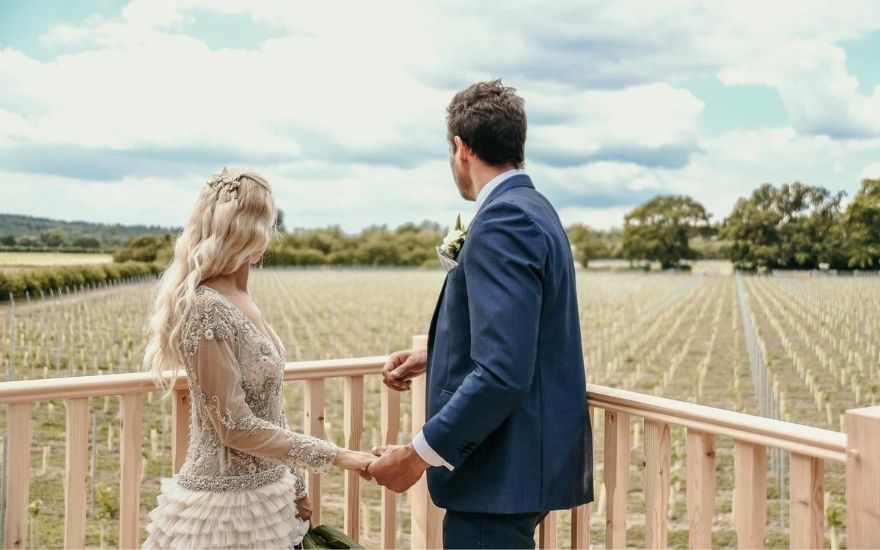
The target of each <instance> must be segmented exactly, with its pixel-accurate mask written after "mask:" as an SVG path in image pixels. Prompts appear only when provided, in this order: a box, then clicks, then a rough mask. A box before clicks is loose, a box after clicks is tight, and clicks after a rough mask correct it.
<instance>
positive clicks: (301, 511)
mask: <svg viewBox="0 0 880 550" xmlns="http://www.w3.org/2000/svg"><path fill="white" fill-rule="evenodd" d="M296 517H298V518H299V519H301V520H303V521H309V520H310V519H312V501H310V500H309V497H308V496H304V497H302V498H301V499H299V500H297V501H296Z"/></svg>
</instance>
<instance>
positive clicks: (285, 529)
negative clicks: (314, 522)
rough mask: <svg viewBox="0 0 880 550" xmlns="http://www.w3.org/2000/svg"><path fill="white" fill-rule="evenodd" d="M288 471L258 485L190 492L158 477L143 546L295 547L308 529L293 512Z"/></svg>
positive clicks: (172, 481)
mask: <svg viewBox="0 0 880 550" xmlns="http://www.w3.org/2000/svg"><path fill="white" fill-rule="evenodd" d="M295 481H296V478H295V477H294V475H293V474H292V473H291V472H290V471H286V472H285V473H284V476H283V477H281V478H280V479H278V480H277V481H273V482H271V483H268V484H266V485H263V486H262V487H257V488H256V489H248V490H240V491H194V490H191V489H187V488H185V487H181V486H180V485H179V484H178V483H177V479H176V477H172V478H162V480H161V484H162V492H161V493H160V494H159V497H158V499H157V506H156V508H154V509H153V511H152V512H150V514H149V517H150V523H149V524H148V525H147V527H146V530H147V534H148V536H147V540H146V541H145V542H144V544H143V548H174V549H193V550H194V549H202V548H294V547H295V546H296V545H298V544H299V543H300V542H302V539H303V537H304V536H305V534H306V532H307V531H308V530H309V523H308V522H307V521H303V520H301V519H300V518H298V517H296V514H297V508H296V500H295V494H296V489H295V487H294V483H295Z"/></svg>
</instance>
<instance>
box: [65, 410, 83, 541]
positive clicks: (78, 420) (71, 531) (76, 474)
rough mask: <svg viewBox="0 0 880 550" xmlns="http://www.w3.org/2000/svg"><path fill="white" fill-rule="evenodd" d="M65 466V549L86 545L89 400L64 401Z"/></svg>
mask: <svg viewBox="0 0 880 550" xmlns="http://www.w3.org/2000/svg"><path fill="white" fill-rule="evenodd" d="M66 440H67V441H66V443H65V450H66V452H65V455H64V461H65V467H64V493H65V494H64V547H65V548H85V547H86V546H85V545H86V482H87V478H88V463H89V399H88V398H87V397H77V398H76V399H68V400H67V437H66Z"/></svg>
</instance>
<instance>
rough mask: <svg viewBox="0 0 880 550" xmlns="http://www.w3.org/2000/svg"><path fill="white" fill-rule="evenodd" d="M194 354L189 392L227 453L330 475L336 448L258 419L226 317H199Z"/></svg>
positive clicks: (191, 360) (192, 352) (208, 315)
mask: <svg viewBox="0 0 880 550" xmlns="http://www.w3.org/2000/svg"><path fill="white" fill-rule="evenodd" d="M197 315H201V317H200V318H198V317H197V321H199V322H197V323H195V325H196V326H195V327H193V329H196V328H197V329H199V330H198V333H197V335H194V336H193V338H192V340H195V338H196V336H197V338H198V340H197V341H192V344H194V345H191V346H190V348H191V349H192V351H191V352H190V353H191V356H190V361H189V362H190V376H191V379H190V387H191V388H192V390H193V396H194V399H195V400H196V402H197V404H198V405H199V406H201V407H204V409H205V411H206V412H207V414H208V416H209V418H210V420H211V423H212V424H213V426H214V428H215V430H216V432H217V436H218V439H219V440H220V442H221V443H223V444H224V445H226V446H227V447H231V448H233V449H236V450H238V451H241V452H243V453H247V454H250V455H255V456H260V457H264V458H267V459H270V460H272V461H273V462H277V463H279V464H284V465H285V466H287V467H289V468H291V469H294V468H305V469H308V470H310V471H315V472H326V471H328V470H329V469H330V467H331V465H332V464H333V460H334V459H335V458H336V452H337V448H336V445H334V444H333V443H330V442H327V441H323V440H321V439H317V438H315V437H311V436H307V435H304V434H300V433H296V432H293V431H291V430H289V429H286V428H285V427H282V426H278V425H275V424H273V423H272V422H269V421H267V420H265V419H263V418H259V417H258V416H256V415H255V414H254V413H253V411H252V410H251V408H250V407H249V406H248V404H247V403H246V402H245V390H244V388H243V387H242V378H241V372H240V369H239V365H238V361H237V359H236V356H235V352H234V350H233V347H232V345H231V343H230V341H231V340H233V339H234V336H233V335H234V331H233V330H232V326H231V325H230V324H229V323H228V322H225V321H224V319H223V318H222V316H221V315H210V314H207V315H206V314H205V312H198V313H197Z"/></svg>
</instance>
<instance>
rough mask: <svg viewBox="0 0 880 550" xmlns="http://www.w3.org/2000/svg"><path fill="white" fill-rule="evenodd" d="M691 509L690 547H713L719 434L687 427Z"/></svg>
mask: <svg viewBox="0 0 880 550" xmlns="http://www.w3.org/2000/svg"><path fill="white" fill-rule="evenodd" d="M687 511H688V523H689V525H690V539H689V541H690V547H691V548H711V547H712V517H713V516H714V515H715V437H714V436H713V435H712V434H707V433H703V432H700V431H697V430H690V429H689V430H688V431H687Z"/></svg>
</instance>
